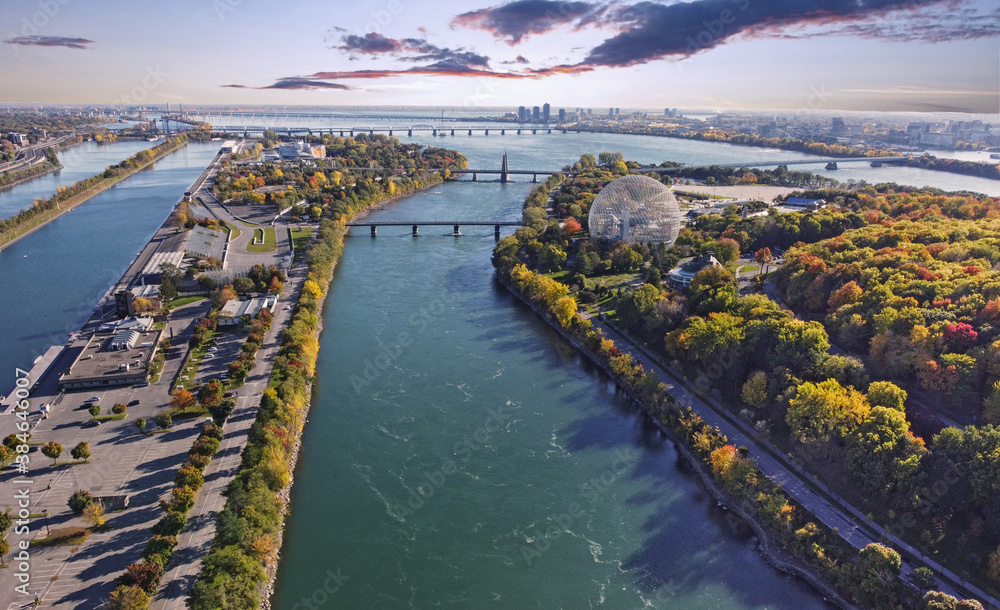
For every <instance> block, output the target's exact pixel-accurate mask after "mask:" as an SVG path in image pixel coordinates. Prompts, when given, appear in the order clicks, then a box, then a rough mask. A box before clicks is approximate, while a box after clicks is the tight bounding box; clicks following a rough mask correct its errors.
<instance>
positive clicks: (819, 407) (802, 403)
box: [785, 379, 871, 444]
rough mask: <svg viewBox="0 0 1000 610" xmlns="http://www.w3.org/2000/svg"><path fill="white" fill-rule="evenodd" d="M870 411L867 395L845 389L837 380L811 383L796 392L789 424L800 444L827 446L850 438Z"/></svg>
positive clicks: (791, 406) (789, 404) (792, 400)
mask: <svg viewBox="0 0 1000 610" xmlns="http://www.w3.org/2000/svg"><path fill="white" fill-rule="evenodd" d="M870 410H871V407H869V406H868V401H867V400H866V399H865V395H864V394H862V393H861V392H858V391H857V390H855V389H854V388H850V387H848V388H845V387H843V386H842V385H840V383H839V382H838V381H837V380H836V379H827V380H826V381H823V382H820V383H813V382H811V381H807V382H805V383H802V384H801V385H799V386H798V388H796V393H795V397H794V398H792V399H791V400H790V401H789V403H788V413H787V415H786V416H785V421H786V423H788V425H789V426H790V427H791V432H792V438H794V439H795V440H797V441H798V442H800V443H804V444H809V443H820V444H827V443H829V441H830V440H832V439H833V438H834V437H839V438H844V437H846V436H847V434H848V433H850V432H851V431H852V430H854V429H855V428H857V427H858V426H859V425H860V424H861V422H862V421H864V419H865V417H867V416H868V413H869V411H870Z"/></svg>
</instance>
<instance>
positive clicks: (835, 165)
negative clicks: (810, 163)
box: [826, 162, 837, 169]
mask: <svg viewBox="0 0 1000 610" xmlns="http://www.w3.org/2000/svg"><path fill="white" fill-rule="evenodd" d="M826 169H837V163H836V162H831V163H827V164H826Z"/></svg>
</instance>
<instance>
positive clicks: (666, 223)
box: [587, 176, 681, 246]
mask: <svg viewBox="0 0 1000 610" xmlns="http://www.w3.org/2000/svg"><path fill="white" fill-rule="evenodd" d="M587 225H588V227H589V229H590V236H591V237H593V238H595V239H596V238H601V237H603V238H606V239H615V240H620V241H623V242H625V243H628V244H631V243H636V242H642V243H645V242H656V243H659V242H665V243H666V244H667V246H672V245H673V243H674V241H676V240H677V234H678V233H680V231H681V209H680V206H678V205H677V199H676V198H674V194H673V192H671V190H670V189H669V188H667V187H666V186H664V185H663V184H662V183H660V182H659V181H658V180H655V179H653V178H650V177H649V176H625V177H624V178H619V179H618V180H615V181H614V182H612V183H610V184H608V185H607V186H605V187H604V188H603V189H602V190H601V192H600V193H598V194H597V197H595V198H594V203H592V204H591V205H590V218H589V220H588V222H587Z"/></svg>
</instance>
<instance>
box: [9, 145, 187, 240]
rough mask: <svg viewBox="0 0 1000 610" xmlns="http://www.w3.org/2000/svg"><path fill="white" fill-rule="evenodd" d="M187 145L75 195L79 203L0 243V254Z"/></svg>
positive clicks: (70, 202)
mask: <svg viewBox="0 0 1000 610" xmlns="http://www.w3.org/2000/svg"><path fill="white" fill-rule="evenodd" d="M187 144H188V140H185V141H184V142H183V143H181V145H180V146H178V147H177V148H174V149H173V150H170V151H168V152H166V153H164V154H162V155H160V156H159V157H156V158H154V159H151V160H150V161H149V162H148V163H146V164H144V165H142V166H140V167H137V168H135V169H133V170H131V171H129V172H128V173H127V174H125V175H123V176H116V177H115V178H113V179H110V182H107V183H102V184H97V185H94V186H92V187H90V188H89V189H87V190H86V191H84V192H82V193H80V194H78V195H76V197H79V198H80V199H79V201H74V200H72V199H71V200H70V201H69V202H66V207H65V208H61V207H59V208H57V209H58V210H59V211H58V213H56V214H54V215H52V216H50V217H48V218H45V219H44V220H42V221H41V222H40V223H39V224H37V225H35V226H34V227H32V228H30V229H28V230H27V231H25V232H24V233H21V234H19V235H16V236H14V237H12V238H10V239H9V240H7V241H4V242H0V252H2V251H3V250H4V249H6V248H8V247H10V246H12V245H14V244H16V243H17V242H19V241H20V240H22V239H24V238H25V237H27V236H29V235H31V234H32V233H34V232H35V231H37V230H39V229H41V228H42V227H44V226H45V225H47V224H49V223H50V222H52V221H53V220H55V219H57V218H59V217H60V216H62V215H63V214H66V213H67V212H72V211H73V210H74V209H75V208H77V207H79V206H81V205H83V204H84V203H87V202H88V201H90V200H91V199H93V198H94V197H96V196H98V195H100V194H101V193H103V192H104V191H106V190H108V189H110V188H112V187H115V186H117V185H119V184H121V183H122V182H124V181H125V180H128V179H129V178H131V177H132V176H134V175H136V174H138V173H139V172H141V171H143V170H145V169H147V168H148V167H150V166H151V165H153V164H154V163H156V162H157V161H160V160H162V159H165V158H166V157H168V156H169V155H172V154H173V153H175V152H177V151H179V150H181V149H182V148H184V147H185V146H187Z"/></svg>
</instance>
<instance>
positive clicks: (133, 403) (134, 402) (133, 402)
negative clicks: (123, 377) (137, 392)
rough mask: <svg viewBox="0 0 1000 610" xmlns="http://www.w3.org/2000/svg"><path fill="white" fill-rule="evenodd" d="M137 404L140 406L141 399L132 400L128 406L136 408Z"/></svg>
mask: <svg viewBox="0 0 1000 610" xmlns="http://www.w3.org/2000/svg"><path fill="white" fill-rule="evenodd" d="M137 404H139V399H138V398H136V399H135V400H131V401H129V403H128V406H130V407H134V406H136V405H137Z"/></svg>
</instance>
